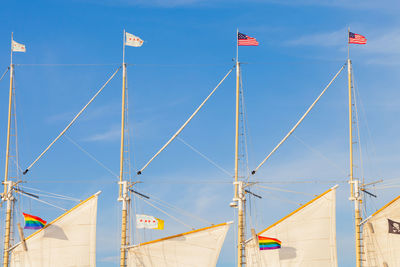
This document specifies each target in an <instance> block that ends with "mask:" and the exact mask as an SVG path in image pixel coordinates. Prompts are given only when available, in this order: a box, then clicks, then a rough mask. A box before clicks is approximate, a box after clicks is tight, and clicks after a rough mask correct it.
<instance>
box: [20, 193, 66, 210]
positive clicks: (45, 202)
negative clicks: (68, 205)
mask: <svg viewBox="0 0 400 267" xmlns="http://www.w3.org/2000/svg"><path fill="white" fill-rule="evenodd" d="M17 192H18V193H19V194H21V195H24V196H26V197H29V198H31V199H33V200H36V201H39V202H42V203H44V204H47V205H49V206H52V207H55V208H57V209H61V210H63V211H67V209H64V208H61V207H59V206H57V205H54V204H51V203H49V202H47V201H44V200H40V199H37V198H35V197H32V196H30V195H27V194H25V193H22V192H20V191H17Z"/></svg>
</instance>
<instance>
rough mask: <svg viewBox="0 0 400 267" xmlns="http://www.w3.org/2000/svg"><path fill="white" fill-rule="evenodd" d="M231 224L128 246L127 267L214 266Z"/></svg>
mask: <svg viewBox="0 0 400 267" xmlns="http://www.w3.org/2000/svg"><path fill="white" fill-rule="evenodd" d="M230 224H231V222H229V223H222V224H218V225H214V226H211V227H207V228H202V229H198V230H194V231H191V232H187V233H183V234H178V235H175V236H170V237H166V238H162V239H159V240H154V241H150V242H147V243H143V244H140V245H137V246H133V247H130V248H128V260H127V262H128V264H127V266H128V267H134V266H135V267H139V266H140V267H212V266H216V264H217V261H218V256H219V253H220V251H221V247H222V244H223V243H224V240H225V236H226V233H227V231H228V229H229V225H230Z"/></svg>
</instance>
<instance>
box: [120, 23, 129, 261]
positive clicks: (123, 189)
mask: <svg viewBox="0 0 400 267" xmlns="http://www.w3.org/2000/svg"><path fill="white" fill-rule="evenodd" d="M125 35H126V34H125V30H124V37H123V52H122V111H121V147H120V168H119V197H118V201H122V223H121V257H120V267H125V266H126V245H127V238H126V231H127V227H126V226H127V217H128V202H129V197H128V182H127V181H124V180H123V179H124V177H123V176H124V144H125V111H126V110H125V108H126V106H125V103H126V102H125V92H126V64H125Z"/></svg>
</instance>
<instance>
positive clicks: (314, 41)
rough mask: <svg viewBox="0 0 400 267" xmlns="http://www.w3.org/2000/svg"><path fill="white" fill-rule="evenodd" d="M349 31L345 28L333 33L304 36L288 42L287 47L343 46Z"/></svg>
mask: <svg viewBox="0 0 400 267" xmlns="http://www.w3.org/2000/svg"><path fill="white" fill-rule="evenodd" d="M346 38H347V29H345V28H343V29H340V30H336V31H332V32H323V33H316V34H309V35H304V36H302V37H300V38H297V39H294V40H290V41H288V42H286V44H287V45H293V46H295V45H305V46H343V44H346Z"/></svg>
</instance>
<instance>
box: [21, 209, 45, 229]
mask: <svg viewBox="0 0 400 267" xmlns="http://www.w3.org/2000/svg"><path fill="white" fill-rule="evenodd" d="M22 214H23V215H24V219H25V227H24V229H42V228H43V227H44V226H45V225H46V223H47V222H46V221H45V220H42V219H41V218H39V217H36V216H33V215H30V214H26V213H22Z"/></svg>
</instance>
